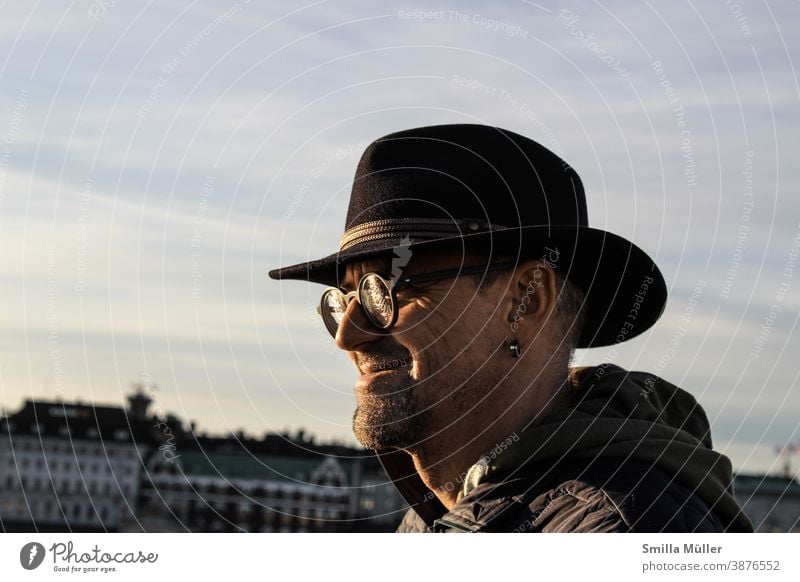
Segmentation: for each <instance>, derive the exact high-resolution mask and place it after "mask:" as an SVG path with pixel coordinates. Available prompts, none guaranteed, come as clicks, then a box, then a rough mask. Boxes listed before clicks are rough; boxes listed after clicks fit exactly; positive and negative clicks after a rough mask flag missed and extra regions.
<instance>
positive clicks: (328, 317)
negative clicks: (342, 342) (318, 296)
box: [320, 289, 347, 336]
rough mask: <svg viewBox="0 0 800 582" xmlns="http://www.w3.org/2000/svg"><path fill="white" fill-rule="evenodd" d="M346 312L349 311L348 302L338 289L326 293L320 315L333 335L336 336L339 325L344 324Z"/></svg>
mask: <svg viewBox="0 0 800 582" xmlns="http://www.w3.org/2000/svg"><path fill="white" fill-rule="evenodd" d="M345 311H347V302H346V301H345V298H344V295H343V294H342V293H341V292H340V291H338V290H336V289H330V290H328V291H326V292H325V294H324V295H323V296H322V305H321V308H320V314H321V315H322V320H323V321H324V322H325V327H327V328H328V331H330V332H331V335H333V336H335V335H336V330H337V329H339V324H340V323H342V319H343V318H344V313H345Z"/></svg>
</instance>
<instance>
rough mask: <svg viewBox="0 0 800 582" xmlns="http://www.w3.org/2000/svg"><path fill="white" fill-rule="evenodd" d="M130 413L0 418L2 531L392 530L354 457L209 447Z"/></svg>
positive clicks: (65, 410)
mask: <svg viewBox="0 0 800 582" xmlns="http://www.w3.org/2000/svg"><path fill="white" fill-rule="evenodd" d="M149 405H150V399H149V398H148V397H147V396H146V395H145V394H144V393H143V392H141V391H138V392H136V393H134V394H133V395H131V396H130V397H129V398H128V406H127V407H126V408H123V407H114V406H95V405H89V404H81V403H69V404H68V403H63V402H53V401H32V400H31V401H26V402H25V403H24V405H23V406H22V408H21V409H20V410H19V411H18V412H16V413H14V414H11V415H9V416H7V417H5V418H0V526H2V529H3V531H168V532H180V531H249V532H314V531H391V530H393V529H394V528H395V527H396V526H397V524H398V523H399V521H400V520H401V518H402V514H403V512H404V510H405V502H404V501H403V500H402V498H401V497H400V496H399V494H397V492H396V491H395V489H394V486H393V485H392V483H391V482H390V481H388V479H387V477H386V475H385V474H384V473H383V471H382V469H381V468H380V465H379V464H378V462H377V460H376V459H375V458H374V457H373V456H371V455H369V454H368V453H367V452H366V451H364V450H362V449H355V448H352V447H345V446H342V445H316V444H314V443H313V440H308V439H306V438H305V436H304V435H303V433H302V432H299V433H298V435H297V436H295V437H293V438H291V437H289V436H288V435H278V434H267V435H265V436H264V437H263V438H261V439H256V438H247V437H245V435H243V434H241V433H239V434H234V435H230V436H228V437H209V436H206V435H198V434H196V433H195V430H194V426H192V427H191V428H190V429H188V430H187V429H185V428H184V426H183V424H182V423H181V422H180V420H179V419H177V418H176V417H174V416H168V417H167V418H157V417H155V416H153V415H149V414H148V408H149Z"/></svg>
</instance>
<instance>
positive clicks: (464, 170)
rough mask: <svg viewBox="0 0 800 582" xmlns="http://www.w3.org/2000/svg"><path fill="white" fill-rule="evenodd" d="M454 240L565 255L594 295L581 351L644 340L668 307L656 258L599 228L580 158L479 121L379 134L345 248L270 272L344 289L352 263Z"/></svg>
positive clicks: (356, 184) (360, 176)
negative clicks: (573, 160) (568, 158)
mask: <svg viewBox="0 0 800 582" xmlns="http://www.w3.org/2000/svg"><path fill="white" fill-rule="evenodd" d="M445 245H450V246H456V247H461V248H463V249H467V248H473V249H480V250H482V251H484V252H488V253H489V255H490V256H504V257H508V256H510V257H514V258H518V259H520V260H521V259H528V258H538V256H539V253H543V252H545V249H546V248H547V249H552V250H555V251H556V254H555V255H553V254H552V252H551V251H546V252H548V253H549V257H550V259H552V258H553V257H554V256H555V257H558V260H557V261H556V262H555V268H556V269H557V270H559V271H560V272H561V273H562V274H563V275H565V276H566V277H567V278H568V279H569V280H570V281H572V282H573V283H575V284H577V285H578V286H579V287H580V288H581V289H582V290H583V291H584V292H585V293H586V310H587V311H586V324H585V327H584V329H583V332H582V334H581V337H580V338H579V342H578V347H580V348H588V347H597V346H604V345H611V344H615V343H618V342H621V341H625V340H627V339H630V338H632V337H635V336H637V335H639V334H640V333H642V332H644V331H645V330H647V329H648V328H650V327H651V326H652V325H653V324H654V323H655V322H656V320H657V319H658V318H659V317H660V316H661V313H662V312H663V310H664V306H665V304H666V300H667V288H666V285H665V283H664V278H663V276H662V275H661V272H660V271H659V270H658V267H657V266H656V264H655V263H654V262H653V260H652V259H651V258H650V257H649V256H648V255H647V253H645V252H644V251H643V250H642V249H640V248H639V247H637V246H636V245H635V244H633V243H632V242H630V241H628V240H626V239H624V238H622V237H620V236H618V235H615V234H613V233H610V232H606V231H603V230H598V229H594V228H590V227H589V225H588V218H587V214H586V196H585V194H584V191H583V184H582V183H581V180H580V178H579V177H578V174H577V173H576V172H575V170H573V169H572V167H571V166H570V165H569V164H567V163H566V162H565V161H563V160H562V159H561V158H559V157H558V156H556V155H555V154H554V153H552V152H551V151H549V150H548V149H547V148H545V147H544V146H542V145H540V144H538V143H536V142H535V141H533V140H531V139H528V138H526V137H523V136H521V135H518V134H516V133H513V132H511V131H508V130H505V129H500V128H497V127H489V126H484V125H471V124H459V125H436V126H430V127H420V128H415V129H409V130H405V131H400V132H397V133H392V134H390V135H387V136H385V137H382V138H380V139H377V140H376V141H374V142H373V143H372V144H370V145H369V146H368V147H367V149H366V151H365V152H364V154H363V155H362V157H361V161H360V162H359V164H358V169H357V170H356V175H355V178H354V181H353V189H352V193H351V196H350V205H349V208H348V212H347V220H346V223H345V232H344V235H343V236H342V238H341V241H340V246H339V251H338V252H336V253H333V254H331V255H329V256H327V257H324V258H322V259H318V260H314V261H309V262H306V263H300V264H297V265H292V266H289V267H283V268H281V269H276V270H273V271H270V273H269V275H270V277H272V278H273V279H301V280H306V281H312V282H316V283H323V284H326V285H331V286H337V285H338V283H339V281H340V277H341V275H342V274H343V272H344V271H343V267H344V266H345V265H347V264H349V263H353V262H356V261H361V260H366V259H370V258H375V257H379V256H384V255H385V256H391V255H392V254H393V253H394V252H395V251H396V249H398V248H399V247H401V246H408V248H409V249H410V250H412V252H413V250H414V249H416V248H431V247H433V248H436V247H437V246H445Z"/></svg>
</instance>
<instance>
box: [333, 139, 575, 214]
mask: <svg viewBox="0 0 800 582" xmlns="http://www.w3.org/2000/svg"><path fill="white" fill-rule="evenodd" d="M414 218H419V219H434V220H452V221H453V222H454V223H458V222H460V221H463V220H465V219H469V220H479V221H485V222H486V223H490V224H493V225H498V226H505V227H511V228H516V227H520V226H534V225H570V226H587V224H588V220H587V215H586V197H585V194H584V190H583V184H582V183H581V180H580V178H579V177H578V175H577V173H576V172H575V171H574V170H573V169H572V167H571V166H570V165H569V164H567V163H566V162H565V161H564V160H562V159H561V158H559V157H558V156H557V155H555V154H554V153H552V152H551V151H549V150H548V149H547V148H545V147H543V146H542V145H540V144H538V143H536V142H535V141H533V140H531V139H528V138H526V137H524V136H521V135H518V134H516V133H513V132H511V131H508V130H504V129H500V128H496V127H487V126H483V125H470V124H459V125H437V126H429V127H421V128H415V129H410V130H406V131H400V132H397V133H392V134H389V135H387V136H384V137H382V138H379V139H377V140H375V141H374V142H373V143H372V144H370V145H369V147H368V148H367V149H366V150H365V152H364V154H363V155H362V157H361V160H360V162H359V164H358V168H357V170H356V174H355V178H354V181H353V190H352V194H351V197H350V206H349V208H348V213H347V219H346V225H345V230H350V229H353V228H355V227H358V226H360V225H363V224H365V223H373V222H375V221H382V220H397V219H414Z"/></svg>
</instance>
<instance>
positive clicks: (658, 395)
mask: <svg viewBox="0 0 800 582" xmlns="http://www.w3.org/2000/svg"><path fill="white" fill-rule="evenodd" d="M570 385H571V387H572V392H571V395H570V398H569V402H568V404H567V405H566V406H564V407H563V408H561V409H559V410H557V411H554V412H553V413H551V414H550V415H548V416H547V417H546V418H545V419H543V420H542V421H540V422H537V423H536V424H535V425H534V426H531V427H529V428H526V429H525V430H522V431H520V432H519V434H517V433H512V434H511V435H509V437H508V438H507V439H505V440H504V441H503V442H501V443H498V445H497V446H495V447H494V448H493V449H492V450H491V451H487V453H486V454H484V455H483V456H482V457H481V458H480V459H479V460H478V461H477V462H476V463H475V464H474V465H473V466H472V467H470V468H469V470H468V471H466V473H465V474H464V475H463V476H461V477H459V478H458V479H457V480H456V482H457V483H456V484H455V485H454V486H458V487H459V493H458V498H457V503H456V505H455V506H454V507H453V508H452V509H451V510H450V511H447V510H446V509H445V507H444V506H443V505H442V504H441V502H439V500H438V499H437V498H436V496H435V495H434V494H433V492H432V491H430V490H429V489H428V488H427V487H426V486H425V484H424V483H423V482H422V479H421V478H420V476H419V475H418V474H417V473H416V470H415V469H414V466H413V463H412V462H411V458H410V457H409V456H408V455H407V454H406V453H405V452H403V451H392V452H385V453H379V459H380V460H381V462H382V464H383V466H384V469H385V470H386V472H387V473H388V474H389V476H390V478H392V480H393V481H394V483H395V485H396V486H397V488H398V490H399V491H400V493H401V494H402V495H403V496H404V497H405V499H406V501H407V502H408V503H409V505H410V506H411V508H410V509H409V510H408V512H407V513H406V515H405V517H404V519H403V521H402V523H401V524H400V527H399V528H398V530H397V531H398V532H462V531H463V532H723V531H730V532H752V531H753V527H752V524H751V523H750V520H749V519H748V518H747V516H746V515H745V514H744V512H743V511H742V509H741V508H740V507H739V505H738V504H737V503H736V501H735V500H734V498H733V492H732V468H731V463H730V461H729V460H728V458H727V457H725V456H724V455H721V454H720V453H717V452H716V451H714V450H713V449H712V443H711V435H710V427H709V424H708V420H707V417H706V414H705V412H704V411H703V409H702V408H701V407H700V405H699V404H698V403H697V401H696V400H695V399H694V398H693V397H692V396H691V395H690V394H688V393H687V392H685V391H684V390H682V389H680V388H678V387H676V386H674V385H672V384H670V383H669V382H666V381H664V380H662V379H661V378H658V377H657V376H653V375H651V374H646V373H642V372H627V371H625V370H623V369H622V368H620V367H618V366H615V365H612V364H602V365H600V366H593V367H585V368H573V369H572V370H571V372H570Z"/></svg>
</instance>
